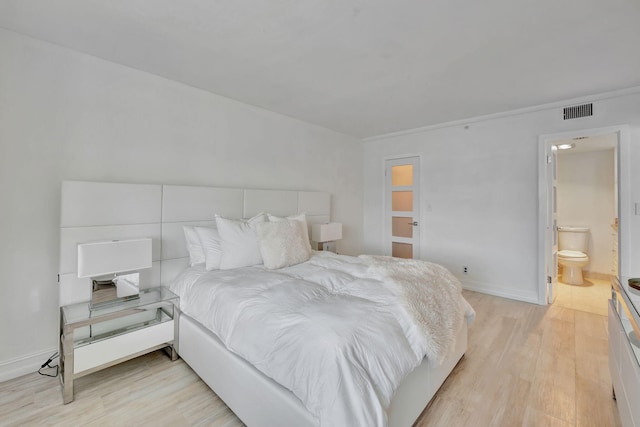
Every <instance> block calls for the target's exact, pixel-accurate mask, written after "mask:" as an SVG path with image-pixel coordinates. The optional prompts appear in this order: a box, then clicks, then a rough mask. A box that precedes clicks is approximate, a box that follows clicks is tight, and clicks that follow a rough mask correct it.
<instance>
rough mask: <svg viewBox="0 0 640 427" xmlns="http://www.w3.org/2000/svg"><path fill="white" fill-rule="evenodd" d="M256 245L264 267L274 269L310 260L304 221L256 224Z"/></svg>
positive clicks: (307, 235)
mask: <svg viewBox="0 0 640 427" xmlns="http://www.w3.org/2000/svg"><path fill="white" fill-rule="evenodd" d="M257 230H258V244H259V247H260V253H261V255H262V259H263V261H264V265H265V267H267V268H269V269H276V268H282V267H288V266H290V265H295V264H299V263H301V262H305V261H307V260H308V259H309V258H311V247H310V246H309V232H308V230H307V227H306V221H305V223H303V222H302V221H299V220H295V219H294V220H287V219H284V220H282V221H276V222H263V223H262V224H258V227H257Z"/></svg>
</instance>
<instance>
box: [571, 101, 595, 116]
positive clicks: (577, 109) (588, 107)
mask: <svg viewBox="0 0 640 427" xmlns="http://www.w3.org/2000/svg"><path fill="white" fill-rule="evenodd" d="M589 116H593V104H592V103H589V104H582V105H574V106H573V107H565V109H564V119H565V120H569V119H577V118H580V117H589Z"/></svg>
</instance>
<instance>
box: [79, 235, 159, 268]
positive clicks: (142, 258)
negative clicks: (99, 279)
mask: <svg viewBox="0 0 640 427" xmlns="http://www.w3.org/2000/svg"><path fill="white" fill-rule="evenodd" d="M151 258H152V257H151V239H148V238H145V239H130V240H110V241H105V242H93V243H81V244H79V245H78V277H96V276H102V275H105V274H111V273H120V272H123V271H132V270H141V269H143V268H151V263H152V260H151Z"/></svg>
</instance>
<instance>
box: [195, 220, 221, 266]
mask: <svg viewBox="0 0 640 427" xmlns="http://www.w3.org/2000/svg"><path fill="white" fill-rule="evenodd" d="M194 228H195V231H196V233H197V234H198V238H199V239H200V244H201V245H202V250H203V253H204V259H205V262H206V269H207V270H217V269H219V268H220V260H221V258H222V247H221V245H220V234H219V233H218V230H216V229H215V228H209V227H194Z"/></svg>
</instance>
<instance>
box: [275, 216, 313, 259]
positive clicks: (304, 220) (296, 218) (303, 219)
mask: <svg viewBox="0 0 640 427" xmlns="http://www.w3.org/2000/svg"><path fill="white" fill-rule="evenodd" d="M267 216H268V217H269V221H270V222H280V221H287V220H293V221H300V222H301V223H302V225H303V226H304V230H305V233H304V239H305V242H306V244H307V246H308V247H309V250H311V242H310V241H309V226H308V225H307V215H306V214H304V213H301V214H300V215H292V216H288V217H286V218H282V217H279V216H275V215H271V214H267Z"/></svg>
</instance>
